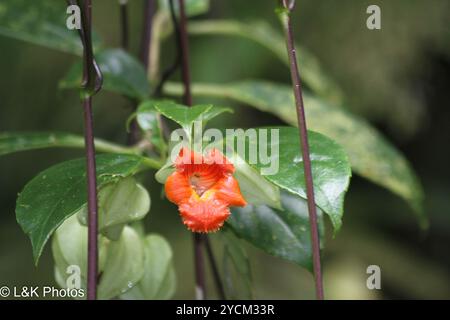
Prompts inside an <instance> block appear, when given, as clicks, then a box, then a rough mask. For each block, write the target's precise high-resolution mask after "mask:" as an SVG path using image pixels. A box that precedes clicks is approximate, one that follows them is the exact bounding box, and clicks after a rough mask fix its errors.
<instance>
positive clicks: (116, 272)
mask: <svg viewBox="0 0 450 320" xmlns="http://www.w3.org/2000/svg"><path fill="white" fill-rule="evenodd" d="M144 267H145V265H144V244H143V241H142V239H141V238H140V237H139V235H138V234H137V232H136V231H134V230H133V228H131V227H129V226H125V228H124V229H123V231H122V235H121V237H120V238H119V240H117V241H111V243H110V244H109V248H108V254H107V256H106V259H105V268H104V270H103V273H102V279H101V282H100V285H99V287H98V290H99V292H102V293H103V295H104V296H105V297H116V296H119V295H121V294H123V293H125V292H127V291H128V290H130V289H131V288H132V287H134V286H135V285H136V284H137V283H138V282H139V280H141V278H142V277H143V276H144Z"/></svg>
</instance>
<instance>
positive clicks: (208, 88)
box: [165, 81, 427, 226]
mask: <svg viewBox="0 0 450 320" xmlns="http://www.w3.org/2000/svg"><path fill="white" fill-rule="evenodd" d="M192 89H193V94H194V95H196V96H213V97H221V98H227V99H232V100H235V101H237V102H240V103H243V104H246V105H249V106H252V107H255V108H257V109H259V110H261V111H264V112H269V113H272V114H274V115H276V116H278V117H279V118H281V119H282V120H284V121H286V122H287V123H289V124H291V125H294V126H296V125H297V123H296V114H295V112H296V111H295V103H294V97H293V95H292V89H291V87H290V86H287V85H280V84H274V83H270V82H264V81H245V82H238V83H233V84H225V85H209V84H208V85H204V84H197V85H194V86H193V87H192ZM165 91H166V93H168V94H175V95H180V94H182V87H181V86H179V85H178V84H174V83H169V84H168V85H166V86H165ZM304 101H305V108H306V118H307V123H308V128H309V129H311V130H314V131H317V132H320V133H323V134H325V135H327V136H328V137H331V138H332V139H333V140H335V141H336V142H338V143H339V144H340V145H342V146H343V147H344V149H345V151H346V152H347V154H348V156H349V159H350V162H351V165H352V168H353V170H354V171H355V172H356V173H357V174H359V175H360V176H362V177H364V178H366V179H368V180H370V181H372V182H374V183H376V184H378V185H380V186H382V187H384V188H386V189H388V190H390V191H391V192H393V193H394V194H396V195H398V196H400V197H402V198H403V199H404V200H406V201H407V202H408V203H409V205H410V206H411V207H412V208H413V209H414V212H415V213H416V214H417V216H418V218H419V221H420V223H421V225H422V226H426V225H427V218H426V216H425V214H424V212H423V198H424V195H423V190H422V186H421V184H420V182H419V180H418V178H417V176H416V174H415V173H414V171H413V169H412V168H411V166H410V164H409V163H408V161H407V160H406V159H405V157H404V156H403V155H402V154H401V153H400V152H399V151H398V150H397V149H396V148H395V147H394V146H393V145H392V144H390V143H389V142H388V141H387V140H386V138H385V137H383V136H382V135H381V134H380V133H379V132H378V131H377V130H376V129H375V128H373V127H372V126H371V125H370V124H369V123H368V122H367V121H365V120H364V119H362V118H360V117H358V116H355V115H352V114H350V113H349V112H347V111H345V110H343V109H339V108H335V107H333V106H331V105H330V104H328V103H326V102H324V101H323V100H320V99H318V98H315V97H313V96H312V95H310V94H308V93H307V92H304Z"/></svg>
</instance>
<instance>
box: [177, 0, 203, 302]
mask: <svg viewBox="0 0 450 320" xmlns="http://www.w3.org/2000/svg"><path fill="white" fill-rule="evenodd" d="M178 4H179V9H180V10H179V12H180V21H179V30H180V47H179V49H180V51H181V67H182V69H181V72H182V78H183V84H184V96H183V103H184V104H185V105H187V106H192V94H191V75H190V69H189V40H188V35H187V18H186V12H185V7H184V0H178ZM193 238H194V264H195V282H196V286H195V289H196V290H195V292H196V298H197V300H203V299H205V298H206V287H205V266H204V261H203V252H202V244H203V241H202V235H201V234H199V233H194V236H193Z"/></svg>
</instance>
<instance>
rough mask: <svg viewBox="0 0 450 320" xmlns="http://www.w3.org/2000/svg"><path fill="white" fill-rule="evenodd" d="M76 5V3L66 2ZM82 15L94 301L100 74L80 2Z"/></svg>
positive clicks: (88, 9) (93, 294)
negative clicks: (96, 123)
mask: <svg viewBox="0 0 450 320" xmlns="http://www.w3.org/2000/svg"><path fill="white" fill-rule="evenodd" d="M68 2H69V4H75V1H68ZM78 5H79V6H80V8H81V12H82V28H81V29H80V30H79V33H80V38H81V42H82V44H83V65H84V68H83V71H84V72H83V83H82V87H83V98H82V99H83V111H84V128H85V129H84V132H85V133H84V135H85V150H86V174H87V190H88V256H87V260H88V266H87V269H88V270H87V298H88V300H95V299H97V280H98V278H97V276H98V243H97V233H98V205H97V175H96V163H95V144H94V125H93V116H92V95H94V94H95V93H96V92H98V91H99V90H100V89H101V85H102V82H103V78H102V74H101V72H100V69H99V67H98V65H97V63H96V61H95V58H94V52H93V48H92V37H91V29H92V26H91V25H92V15H91V13H92V1H91V0H83V1H81V0H79V1H78Z"/></svg>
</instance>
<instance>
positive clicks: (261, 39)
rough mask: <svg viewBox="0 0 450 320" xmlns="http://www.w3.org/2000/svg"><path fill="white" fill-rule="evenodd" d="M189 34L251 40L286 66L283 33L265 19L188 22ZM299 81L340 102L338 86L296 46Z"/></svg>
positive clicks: (310, 57)
mask: <svg viewBox="0 0 450 320" xmlns="http://www.w3.org/2000/svg"><path fill="white" fill-rule="evenodd" d="M189 33H190V34H192V35H211V36H216V35H224V36H234V37H241V38H244V39H249V40H251V41H254V42H256V43H258V44H260V45H262V46H263V47H265V48H267V49H268V50H270V51H272V52H273V53H274V54H275V56H276V57H277V58H278V59H280V61H282V62H283V63H284V64H285V65H286V66H287V67H289V59H288V54H287V51H286V41H285V39H284V37H283V35H282V34H281V33H280V32H278V31H277V30H275V29H274V28H273V27H272V26H271V25H270V24H269V23H268V22H266V21H253V22H245V23H244V22H239V21H236V20H199V21H192V22H190V23H189ZM296 51H297V53H298V55H299V61H298V63H299V66H300V70H301V71H302V80H303V81H304V83H305V84H306V85H307V86H308V88H310V89H311V90H312V91H313V92H314V93H316V94H317V95H319V96H321V97H325V98H327V99H329V100H330V101H333V102H335V103H340V102H341V101H342V92H341V90H340V89H339V87H338V86H337V85H336V84H335V83H334V82H333V81H332V80H331V79H330V78H329V77H328V76H327V75H326V73H325V72H324V71H323V69H322V67H321V65H320V63H319V60H318V59H317V58H316V57H315V56H314V55H313V54H312V53H311V52H309V50H307V49H306V48H305V47H300V46H297V49H296Z"/></svg>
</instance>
